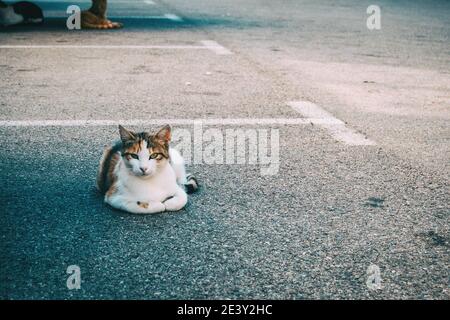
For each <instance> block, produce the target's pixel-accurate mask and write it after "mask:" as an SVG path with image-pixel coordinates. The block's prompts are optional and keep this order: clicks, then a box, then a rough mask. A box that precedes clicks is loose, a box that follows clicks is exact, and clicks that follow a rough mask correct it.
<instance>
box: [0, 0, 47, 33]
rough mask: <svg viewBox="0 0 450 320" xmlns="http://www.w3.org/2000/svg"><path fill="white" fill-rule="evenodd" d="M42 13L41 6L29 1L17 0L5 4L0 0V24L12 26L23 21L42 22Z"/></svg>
mask: <svg viewBox="0 0 450 320" xmlns="http://www.w3.org/2000/svg"><path fill="white" fill-rule="evenodd" d="M43 21H44V15H43V13H42V10H41V8H39V7H38V6H37V5H35V4H34V3H32V2H29V1H19V2H16V3H13V4H11V5H6V4H4V3H2V1H0V25H2V26H5V27H7V26H12V25H17V24H24V23H42V22H43Z"/></svg>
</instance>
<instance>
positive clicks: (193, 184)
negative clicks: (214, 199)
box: [184, 174, 200, 194]
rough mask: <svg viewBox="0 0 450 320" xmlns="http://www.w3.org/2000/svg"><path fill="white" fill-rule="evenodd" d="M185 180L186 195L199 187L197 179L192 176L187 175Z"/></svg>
mask: <svg viewBox="0 0 450 320" xmlns="http://www.w3.org/2000/svg"><path fill="white" fill-rule="evenodd" d="M186 180H187V181H186V183H185V184H184V187H185V189H186V193H187V194H191V193H194V192H196V191H198V189H199V187H200V186H199V184H198V181H197V179H195V177H194V176H193V175H192V174H188V175H187V176H186Z"/></svg>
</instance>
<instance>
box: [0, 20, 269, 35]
mask: <svg viewBox="0 0 450 320" xmlns="http://www.w3.org/2000/svg"><path fill="white" fill-rule="evenodd" d="M113 20H114V21H117V22H122V23H123V24H124V28H122V29H117V30H113V31H114V32H121V31H122V32H123V31H133V32H140V31H142V32H146V31H152V30H179V29H189V28H196V29H197V28H200V29H201V28H211V27H213V28H233V29H246V28H260V27H262V25H261V23H259V22H256V21H254V22H252V21H238V20H233V19H220V18H198V19H183V21H173V20H169V19H152V18H148V19H145V18H122V19H121V18H114V19H113ZM36 31H40V32H55V31H69V30H68V29H67V27H66V19H65V18H46V19H45V21H44V22H43V23H42V24H39V25H17V26H10V27H4V28H2V27H0V33H15V32H36ZM80 31H82V32H85V31H88V32H92V30H87V29H85V30H73V31H72V32H80ZM99 31H101V32H111V30H99Z"/></svg>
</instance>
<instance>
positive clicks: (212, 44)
mask: <svg viewBox="0 0 450 320" xmlns="http://www.w3.org/2000/svg"><path fill="white" fill-rule="evenodd" d="M201 43H202V44H203V45H204V46H205V47H207V48H208V49H209V50H211V51H213V52H215V53H216V54H220V55H229V54H233V52H231V51H230V50H228V49H227V48H225V47H223V46H221V45H220V44H218V43H217V42H216V41H212V40H203V41H201Z"/></svg>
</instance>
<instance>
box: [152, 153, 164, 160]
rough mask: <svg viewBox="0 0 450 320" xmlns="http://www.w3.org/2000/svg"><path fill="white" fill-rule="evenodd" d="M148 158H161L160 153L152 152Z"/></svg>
mask: <svg viewBox="0 0 450 320" xmlns="http://www.w3.org/2000/svg"><path fill="white" fill-rule="evenodd" d="M150 159H156V160H161V153H152V154H151V155H150Z"/></svg>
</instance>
